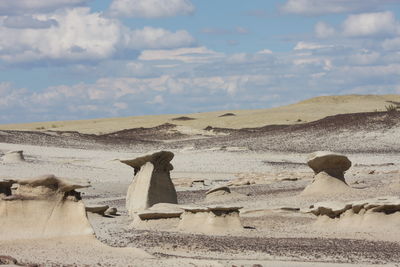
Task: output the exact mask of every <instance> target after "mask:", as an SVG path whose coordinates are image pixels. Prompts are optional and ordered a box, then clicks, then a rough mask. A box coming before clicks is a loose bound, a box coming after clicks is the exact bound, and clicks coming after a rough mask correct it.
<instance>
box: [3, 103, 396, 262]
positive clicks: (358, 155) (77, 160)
mask: <svg viewBox="0 0 400 267" xmlns="http://www.w3.org/2000/svg"><path fill="white" fill-rule="evenodd" d="M396 97H397V98H396ZM398 97H399V96H372V97H371V96H368V97H367V96H363V97H361V96H346V97H330V98H323V97H322V98H316V99H312V100H308V101H304V102H302V103H299V104H296V105H294V106H292V107H290V108H289V107H282V108H278V109H276V112H277V114H279V116H280V119H279V120H280V122H282V118H284V117H285V116H286V115H285V114H289V113H290V112H294V113H293V114H296V117H294V116H295V115H293V114H292V115H288V116H289V117H290V116H291V117H290V118H291V119H293V118H297V117H298V116H299V114H300V115H301V116H302V118H306V117H307V116H308V115H307V114H311V113H312V112H315V110H316V107H317V106H318V105H319V109H320V110H322V111H321V112H320V113H315V114H314V113H313V114H314V115H313V116H314V117H309V118H308V117H307V120H308V119H310V120H311V119H312V118H317V119H319V118H320V117H319V116H323V115H324V114H328V115H330V112H331V113H335V112H338V113H340V112H339V111H340V110H342V111H346V112H354V111H355V109H354V107H353V108H350V106H352V105H353V106H354V103H355V102H354V101H355V99H356V100H357V101H361V102H360V103H363V105H361V106H359V107H357V108H358V109H359V110H361V111H372V110H371V109H379V108H381V109H382V108H384V106H385V104H386V105H387V104H388V102H387V101H395V100H396V101H400V99H399V98H398ZM363 101H364V102H363ZM321 103H322V104H321ZM329 103H330V104H329ZM351 103H352V104H351ZM321 105H322V106H323V107H325V108H326V107H329V108H326V109H321ZM300 107H301V108H300ZM346 107H347V108H346ZM284 110H286V111H287V113H285V112H286V111H284ZM290 110H292V111H290ZM299 110H300V111H302V112H303V113H298V112H299ZM307 110H308V111H307ZM278 111H279V112H278ZM254 112H256V111H249V113H248V115H249V116H250V117H252V116H254V121H253V122H252V123H254V125H257V127H258V128H252V129H240V130H237V129H229V128H212V129H208V130H201V131H200V130H199V129H202V127H203V126H204V125H202V123H199V122H201V119H200V116H202V115H201V114H200V115H199V114H196V116H197V115H198V116H199V117H198V120H192V121H179V122H177V121H174V122H173V123H176V125H163V126H157V125H159V124H160V123H165V122H166V121H165V120H164V119H160V118H161V117H159V119H160V120H150V121H147V122H146V124H143V125H148V126H157V127H155V128H149V129H145V128H136V129H128V130H126V131H123V132H117V133H110V134H108V135H88V134H82V133H77V132H62V131H60V132H52V131H46V129H41V131H42V132H37V131H34V132H29V131H16V129H17V128H18V127H19V126H18V127H17V126H4V127H3V126H2V127H3V128H2V129H6V128H7V127H8V129H12V130H0V157H1V156H2V155H3V154H4V153H6V152H7V151H10V150H23V151H24V155H25V160H26V161H25V162H17V163H7V162H3V161H2V160H0V179H1V178H32V177H36V176H39V175H43V174H54V175H56V176H58V177H67V178H70V179H74V180H77V181H89V182H90V184H91V187H89V188H86V189H81V190H80V191H81V192H82V198H83V201H84V203H85V204H86V205H87V206H92V205H109V206H110V207H115V208H117V209H118V214H117V215H116V216H106V217H104V216H100V215H97V214H92V213H88V218H89V221H90V223H91V225H92V227H93V229H94V231H95V234H96V239H94V238H89V239H88V237H82V238H79V237H76V238H64V239H56V240H54V239H50V240H18V241H7V242H6V241H2V240H1V237H0V256H2V255H5V256H11V257H13V258H15V259H16V260H18V262H19V263H20V264H21V265H24V264H25V265H26V264H37V265H39V266H60V265H63V266H65V265H67V266H93V265H98V266H145V265H147V266H352V265H357V266H367V265H374V266H378V265H385V266H388V265H391V266H400V232H399V230H398V229H399V226H400V221H396V223H397V226H395V227H392V228H390V227H387V226H386V222H385V221H384V220H383V221H380V222H379V223H377V224H375V225H372V226H371V227H367V228H360V227H359V225H349V227H345V228H344V227H336V226H335V224H323V223H321V222H320V221H318V220H317V217H316V216H314V215H312V214H310V213H307V212H306V211H307V210H308V208H309V207H310V206H311V205H313V204H315V203H317V202H320V201H332V200H334V201H342V202H348V201H354V200H364V199H368V198H373V197H383V196H399V193H400V158H399V156H398V153H399V152H400V112H394V113H393V112H392V113H388V112H369V113H357V114H344V115H337V116H332V117H328V118H324V119H321V120H318V121H314V122H309V123H305V122H301V123H297V122H295V123H292V124H288V125H282V126H266V127H260V126H264V124H263V123H266V121H268V119H266V120H258V119H257V118H261V117H262V116H264V117H269V116H265V114H267V113H263V112H264V111H260V114H259V117H257V116H258V115H257V116H256V115H254V114H255V113H254ZM257 112H258V111H257ZM268 112H272V111H271V110H269V111H268ZM296 112H297V113H296ZM310 112H311V113H310ZM210 114H211V113H210ZM210 114H208V115H210ZM216 114H217V113H213V115H212V116H215V115H216ZM238 114H239V112H238ZM241 114H242V113H241ZM243 114H245V112H244V113H243ZM268 114H271V113H268ZM203 115H204V114H203ZM208 115H207V116H208ZM190 116H192V115H190ZM193 116H195V115H193ZM241 116H242V115H240V116H239V115H237V116H236V117H235V118H233V117H226V118H231V119H232V120H237V121H236V122H234V123H233V122H232V124H229V125H230V126H231V128H235V125H236V126H238V125H242V124H243V123H244V122H243V121H241V120H240V117H241ZM167 117H168V116H165V117H163V118H167ZM289 117H288V118H289ZM168 118H172V117H168ZM271 118H273V116H271ZM285 118H286V117H285ZM136 119H140V118H136ZM136 119H135V120H136ZM220 119H224V118H219V119H218V120H220ZM243 119H245V115H243ZM125 120H129V118H126V119H118V120H115V121H113V120H105V121H103V122H98V124H97V123H96V127H92V126H93V125H92V124H90V123H87V125H86V126H87V127H86V126H85V127H86V128H85V127H84V126H83V124H81V122H68V123H66V124H65V127H64V126H62V127H64V128H62V127H60V129H64V130H67V129H69V130H79V131H83V132H85V131H86V132H96V131H103V130H104V129H105V128H104V127H106V128H107V127H109V128H107V129H108V130H107V131H111V130H112V129H122V128H129V127H131V126H132V125H133V124H134V123H133V124H129V123H128V124H127V121H125ZM168 120H169V119H168ZM168 120H167V121H168ZM204 120H209V121H210V122H212V121H213V120H212V119H210V118H209V117H204ZM195 121H196V122H195ZM102 123H104V124H102ZM179 123H180V124H185V123H187V125H186V126H185V127H187V128H185V127H183V128H182V126H179V125H178V124H179ZM191 123H192V124H193V125H195V126H193V125H192V126H190V124H191ZM235 123H238V124H235ZM153 124H154V125H153ZM250 124H251V123H250ZM135 125H137V124H135ZM140 125H142V124H140ZM196 125H197V126H196ZM216 125H217V126H218V124H216ZM243 125H247V124H243ZM13 127H17V128H13ZM23 127H26V128H25V129H32V127H36V126H35V124H32V125H25V126H23ZM46 127H47V126H46ZM196 127H197V128H196ZM243 127H244V126H243ZM196 129H197V130H196ZM159 150H169V151H172V152H174V154H175V157H174V159H173V160H172V162H171V163H172V164H173V166H174V170H173V171H172V172H171V177H172V180H173V182H174V184H175V187H176V190H177V194H178V203H179V204H182V205H193V204H199V205H206V204H207V205H212V204H215V205H217V204H223V205H235V206H240V207H243V208H242V209H241V211H240V219H241V221H242V224H243V226H244V229H243V230H242V231H239V232H229V233H225V234H220V235H209V234H196V233H193V232H184V231H180V230H178V228H177V225H178V223H179V219H167V220H162V221H158V220H152V221H148V222H140V223H138V222H137V221H136V222H133V219H132V218H130V217H129V216H128V214H127V211H126V209H125V197H126V191H127V188H128V186H129V184H130V183H131V180H132V177H133V169H132V168H130V167H129V166H127V165H124V164H122V163H120V162H119V161H118V159H133V158H136V157H138V156H142V155H146V154H150V153H153V152H156V151H159ZM317 150H332V151H335V152H341V153H344V154H346V155H347V156H348V157H349V159H350V160H351V161H352V167H351V168H350V169H349V170H348V171H347V172H346V174H345V178H346V181H347V183H348V184H349V186H350V187H351V188H353V189H352V190H351V191H349V192H343V193H340V194H330V195H329V194H321V195H314V196H302V195H301V192H302V191H303V189H304V188H305V187H306V186H307V185H309V184H310V183H311V181H312V179H313V172H312V170H311V169H310V168H309V167H308V166H307V164H306V158H307V155H308V154H309V153H310V152H312V151H317ZM229 183H234V184H236V185H237V186H231V187H230V188H231V191H232V192H233V194H231V195H229V196H228V197H224V198H214V199H211V200H206V198H205V196H206V194H205V193H206V191H207V190H209V189H211V188H213V187H215V186H219V185H226V184H229ZM0 220H1V218H0ZM0 262H1V257H0Z"/></svg>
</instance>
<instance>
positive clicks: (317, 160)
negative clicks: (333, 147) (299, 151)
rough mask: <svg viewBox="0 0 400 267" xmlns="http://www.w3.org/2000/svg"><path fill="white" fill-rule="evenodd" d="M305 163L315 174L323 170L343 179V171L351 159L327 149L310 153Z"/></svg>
mask: <svg viewBox="0 0 400 267" xmlns="http://www.w3.org/2000/svg"><path fill="white" fill-rule="evenodd" d="M307 164H308V166H309V167H310V168H311V169H313V171H314V173H315V174H318V173H320V172H325V173H327V174H329V175H330V176H333V177H335V178H338V179H340V180H343V181H344V172H345V171H347V170H348V169H349V168H350V167H351V161H350V160H349V159H348V158H347V157H346V156H345V155H342V154H338V153H334V152H329V151H317V152H314V153H311V154H310V155H309V156H308V159H307Z"/></svg>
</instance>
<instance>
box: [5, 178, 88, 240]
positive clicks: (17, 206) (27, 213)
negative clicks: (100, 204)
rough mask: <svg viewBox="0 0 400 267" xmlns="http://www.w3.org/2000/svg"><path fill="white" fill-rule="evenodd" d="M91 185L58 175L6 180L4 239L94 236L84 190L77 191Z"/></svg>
mask: <svg viewBox="0 0 400 267" xmlns="http://www.w3.org/2000/svg"><path fill="white" fill-rule="evenodd" d="M11 185H12V186H11ZM87 186H88V185H79V184H75V183H71V182H69V181H67V180H65V179H60V178H57V177H55V176H54V175H45V176H41V177H38V178H34V179H29V180H19V179H17V180H8V181H3V182H2V183H0V188H2V189H1V190H2V192H3V193H2V194H1V195H0V236H1V238H2V240H14V239H38V238H54V237H70V236H81V235H93V234H94V232H93V229H92V227H91V225H90V224H89V221H88V220H87V217H86V212H85V206H84V204H83V202H82V201H81V197H80V193H79V192H76V191H75V189H79V188H84V187H87Z"/></svg>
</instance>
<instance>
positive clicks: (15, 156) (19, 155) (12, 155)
mask: <svg viewBox="0 0 400 267" xmlns="http://www.w3.org/2000/svg"><path fill="white" fill-rule="evenodd" d="M2 160H3V162H7V163H18V162H23V161H25V157H24V152H23V151H22V150H16V151H9V152H7V153H5V154H4V156H3V157H2Z"/></svg>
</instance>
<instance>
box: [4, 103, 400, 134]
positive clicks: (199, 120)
mask: <svg viewBox="0 0 400 267" xmlns="http://www.w3.org/2000/svg"><path fill="white" fill-rule="evenodd" d="M390 101H394V102H400V95H344V96H321V97H316V98H312V99H308V100H305V101H302V102H299V103H295V104H291V105H287V106H282V107H276V108H271V109H259V110H227V111H215V112H205V113H195V114H179V115H178V114H172V115H154V116H137V117H126V118H109V119H92V120H81V121H55V122H37V123H27V124H9V125H0V130H32V131H44V130H53V131H79V132H81V133H88V134H90V133H93V134H101V133H102V134H104V133H110V132H115V131H120V130H123V129H130V128H139V127H155V126H158V125H161V124H164V123H172V124H176V125H179V126H182V127H181V128H180V131H182V132H184V133H188V132H189V133H196V132H198V131H201V130H202V129H204V128H206V127H207V126H212V127H220V128H234V129H240V128H247V127H251V128H254V127H261V126H264V125H273V124H298V123H304V122H310V121H315V120H318V119H322V118H324V117H326V116H331V115H336V114H344V113H355V112H375V111H386V108H385V107H386V106H389V105H390V104H392V103H391V102H390ZM227 113H233V114H234V115H235V116H223V115H225V114H227ZM221 116H222V117H221ZM182 117H184V118H182ZM185 117H186V118H189V120H185ZM190 119H192V120H190Z"/></svg>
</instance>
